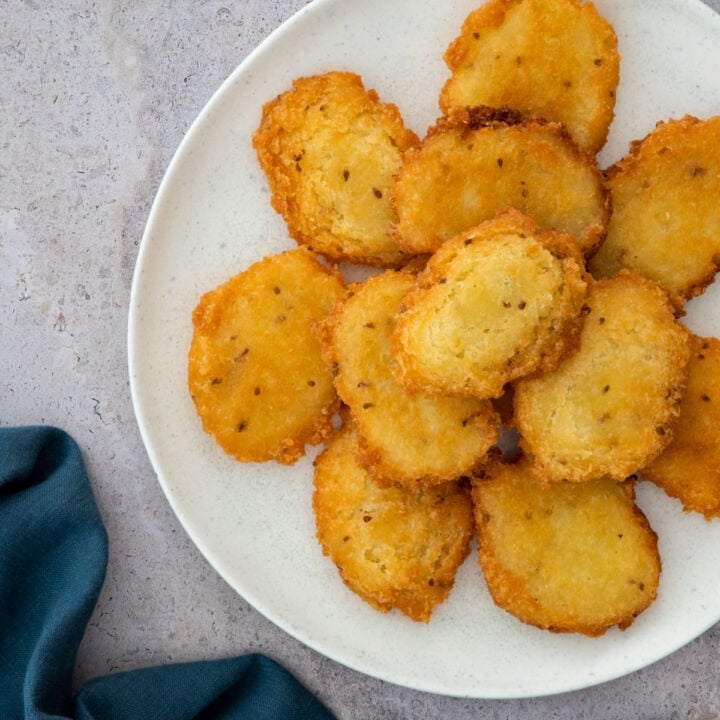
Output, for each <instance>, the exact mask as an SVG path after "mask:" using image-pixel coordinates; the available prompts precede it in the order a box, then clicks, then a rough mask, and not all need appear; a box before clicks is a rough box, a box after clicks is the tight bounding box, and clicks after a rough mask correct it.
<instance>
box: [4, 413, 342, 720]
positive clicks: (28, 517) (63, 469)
mask: <svg viewBox="0 0 720 720" xmlns="http://www.w3.org/2000/svg"><path fill="white" fill-rule="evenodd" d="M107 549H108V540H107V534H106V532H105V528H104V526H103V523H102V519H101V517H100V513H99V512H98V509H97V506H96V504H95V500H94V498H93V495H92V490H91V488H90V483H89V481H88V478H87V473H86V471H85V466H84V463H83V460H82V456H81V453H80V450H79V448H78V446H77V444H76V443H75V441H74V440H73V439H72V438H71V437H70V436H69V435H68V434H67V433H65V432H64V431H62V430H59V429H58V428H53V427H44V426H42V427H41V426H38V427H24V428H0V718H2V720H191V719H194V720H211V719H212V720H216V719H217V720H251V719H252V720H271V719H272V720H284V719H286V718H287V719H288V720H332V718H333V716H332V715H331V714H330V712H329V711H328V710H327V709H326V708H325V707H324V706H323V705H322V704H321V703H320V702H319V701H318V700H317V699H316V698H315V697H314V696H313V695H312V694H311V693H310V692H309V691H308V690H307V689H305V688H304V687H303V686H302V685H300V683H298V681H297V680H296V679H295V678H294V677H293V676H292V675H290V673H288V672H287V671H286V670H285V669H284V668H282V667H281V666H280V665H278V664H277V663H275V662H274V661H273V660H270V659H269V658H266V657H264V656H262V655H258V654H249V655H244V656H240V657H235V658H227V659H223V660H210V661H198V662H191V663H177V664H172V665H165V666H159V667H151V668H144V669H141V670H134V671H131V672H124V673H117V674H115V675H109V676H105V677H100V678H97V679H95V680H92V681H90V682H89V683H87V684H86V685H85V686H83V687H82V688H81V689H80V690H79V691H78V693H77V694H76V695H73V692H72V673H73V667H74V663H75V655H76V654H77V649H78V646H79V644H80V640H81V639H82V636H83V633H84V631H85V627H86V625H87V623H88V621H89V619H90V616H91V614H92V612H93V609H94V607H95V603H96V602H97V598H98V594H99V592H100V588H101V587H102V583H103V580H104V577H105V569H106V566H107Z"/></svg>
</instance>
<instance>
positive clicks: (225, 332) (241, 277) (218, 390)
mask: <svg viewBox="0 0 720 720" xmlns="http://www.w3.org/2000/svg"><path fill="white" fill-rule="evenodd" d="M343 294H344V285H343V282H342V279H341V278H340V275H339V274H338V273H337V272H335V271H332V270H329V269H327V268H326V267H325V266H323V265H321V264H320V263H319V262H318V260H317V259H316V257H315V256H314V255H313V254H312V253H311V252H310V251H309V250H306V249H305V248H297V249H296V250H290V251H287V252H285V253H281V254H279V255H271V256H268V257H266V258H265V259H264V260H261V261H259V262H257V263H255V264H253V265H252V266H250V267H249V268H248V269H247V270H245V271H244V272H241V273H240V274H238V275H235V276H234V277H232V278H230V279H229V280H228V281H226V282H225V283H223V284H222V285H220V286H218V287H217V288H215V289H214V290H211V291H210V292H208V293H206V294H205V295H203V296H202V298H201V299H200V302H199V303H198V305H197V307H196V308H195V311H194V312H193V318H192V319H193V326H194V333H193V337H192V342H191V345H190V352H189V357H188V386H189V389H190V393H191V395H192V398H193V400H194V402H195V407H196V409H197V412H198V414H199V415H200V418H201V419H202V423H203V428H204V429H205V431H206V432H208V433H209V434H211V435H212V436H213V437H214V438H215V439H216V440H217V442H218V443H219V444H220V445H221V447H222V448H223V449H224V450H225V451H226V452H227V453H229V454H231V455H233V456H234V457H236V458H237V459H238V460H242V461H246V462H261V461H264V460H272V459H275V460H278V461H279V462H281V463H286V464H290V463H293V462H295V461H296V460H297V459H298V458H299V457H300V456H301V455H303V454H304V453H305V444H306V443H311V444H317V443H319V442H321V441H322V440H323V439H324V438H326V437H327V436H328V435H329V434H330V433H331V432H332V426H331V423H330V421H331V416H332V414H333V413H334V412H335V410H336V409H337V406H338V400H337V395H336V393H335V389H334V387H333V384H332V377H331V374H330V371H329V370H328V368H327V366H326V365H325V363H324V362H323V359H322V356H321V352H320V343H319V342H318V340H317V338H316V337H315V336H314V334H313V333H312V331H311V328H310V323H311V322H316V321H320V320H322V319H324V318H325V317H326V316H327V314H328V313H329V312H330V310H331V308H332V307H333V305H334V303H335V301H336V300H338V299H339V298H340V297H341V296H342V295H343Z"/></svg>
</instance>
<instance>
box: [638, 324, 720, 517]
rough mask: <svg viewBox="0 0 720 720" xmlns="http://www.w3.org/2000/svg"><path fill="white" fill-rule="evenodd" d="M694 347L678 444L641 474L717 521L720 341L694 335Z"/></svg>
mask: <svg viewBox="0 0 720 720" xmlns="http://www.w3.org/2000/svg"><path fill="white" fill-rule="evenodd" d="M691 349H692V354H691V355H690V362H689V363H688V384H687V389H686V391H685V395H684V396H683V399H682V402H681V403H680V417H679V418H678V422H677V425H676V426H675V433H674V435H673V439H672V442H671V443H670V444H669V445H668V446H667V447H666V448H665V450H664V451H663V452H662V453H661V454H660V455H659V456H658V457H657V458H655V460H653V461H652V462H651V463H650V464H649V465H648V466H647V467H646V468H644V469H643V470H642V471H641V473H640V474H641V476H642V477H643V478H645V479H647V480H650V481H652V482H654V483H655V484H656V485H659V486H660V487H661V488H663V489H664V490H665V492H667V494H668V495H670V496H671V497H674V498H678V499H679V500H680V501H681V502H682V504H683V507H684V508H685V510H686V511H694V512H699V513H702V514H703V515H704V516H705V518H706V519H707V520H711V519H713V518H717V517H720V340H718V339H717V338H703V337H698V336H696V335H693V337H692V342H691Z"/></svg>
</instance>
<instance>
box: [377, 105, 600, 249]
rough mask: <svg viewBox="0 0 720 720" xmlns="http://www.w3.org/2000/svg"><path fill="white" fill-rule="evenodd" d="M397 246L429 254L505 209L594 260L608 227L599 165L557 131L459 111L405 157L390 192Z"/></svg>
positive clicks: (495, 114)
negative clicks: (570, 240) (567, 238)
mask: <svg viewBox="0 0 720 720" xmlns="http://www.w3.org/2000/svg"><path fill="white" fill-rule="evenodd" d="M391 194H392V202H393V205H394V207H395V210H396V212H397V223H396V226H395V229H396V232H397V235H398V241H399V243H400V245H401V247H403V248H404V249H405V250H406V251H407V252H410V253H430V252H434V251H435V250H437V248H438V247H439V246H440V245H441V244H442V243H443V242H444V241H445V240H449V239H450V238H451V237H453V236H455V235H457V234H458V233H460V232H462V231H463V230H467V229H468V228H471V227H474V226H475V225H478V224H479V223H481V222H484V221H485V220H490V219H492V218H493V217H494V216H495V214H496V213H497V212H498V211H499V210H502V209H503V208H506V207H514V208H517V209H518V210H521V211H523V212H525V213H527V214H528V215H530V216H531V217H533V218H534V219H535V220H536V221H537V222H538V223H539V224H540V225H542V226H543V227H546V228H551V229H555V230H559V231H562V232H568V233H570V234H572V235H573V236H574V237H575V239H576V240H577V241H578V243H579V244H580V247H581V248H582V250H583V252H584V253H585V254H586V255H590V254H591V253H592V252H593V251H594V250H595V249H596V248H597V246H598V245H599V244H600V242H601V241H602V238H603V237H604V234H605V225H606V224H607V220H608V197H607V192H606V190H605V188H604V186H603V183H602V177H601V175H600V172H599V171H598V169H597V166H596V163H595V160H594V158H593V157H591V156H590V155H588V154H587V153H585V152H583V151H582V150H580V148H579V147H578V146H577V145H575V143H574V142H573V141H572V140H571V139H570V136H569V135H568V134H567V131H566V130H564V129H563V127H562V126H561V125H559V124H558V123H545V122H541V121H536V120H525V121H523V120H522V118H521V116H520V115H519V114H518V113H513V112H510V111H498V110H492V109H490V108H484V107H478V108H471V109H453V110H451V111H450V113H449V115H448V117H445V118H442V119H441V120H439V121H438V123H437V124H436V125H435V126H434V127H433V128H431V129H430V130H429V132H428V135H427V137H426V138H425V140H424V141H423V142H422V143H421V144H420V145H419V146H417V147H414V148H411V149H410V150H408V151H407V152H406V153H405V155H404V156H403V162H402V166H401V167H400V171H399V173H398V175H397V176H396V178H395V180H394V181H393V184H392V185H391Z"/></svg>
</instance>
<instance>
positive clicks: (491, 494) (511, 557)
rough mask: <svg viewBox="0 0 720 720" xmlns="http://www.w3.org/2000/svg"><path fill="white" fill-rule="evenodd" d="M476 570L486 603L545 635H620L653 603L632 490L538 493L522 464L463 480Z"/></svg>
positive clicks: (599, 487)
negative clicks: (614, 631)
mask: <svg viewBox="0 0 720 720" xmlns="http://www.w3.org/2000/svg"><path fill="white" fill-rule="evenodd" d="M472 495H473V501H474V505H475V520H476V525H477V531H478V546H479V559H480V566H481V568H482V570H483V574H484V575H485V579H486V581H487V584H488V589H489V590H490V594H491V595H492V597H493V600H494V601H495V603H496V604H497V605H498V606H499V607H501V608H503V609H504V610H506V611H507V612H509V613H511V614H512V615H514V616H515V617H517V618H519V619H520V620H522V621H523V622H525V623H528V624H530V625H534V626H536V627H539V628H542V629H545V630H551V631H553V632H574V633H583V634H585V635H590V636H597V635H602V634H603V633H604V632H606V631H607V630H608V628H610V627H612V626H614V625H617V626H619V627H620V629H622V630H624V629H626V628H627V627H628V626H629V625H630V624H631V623H632V622H633V621H634V620H635V618H636V617H637V616H638V614H639V613H640V612H642V611H643V610H645V609H646V608H647V607H648V606H649V605H650V604H651V603H652V602H653V600H654V599H655V597H656V594H657V588H658V582H659V578H660V570H661V561H660V556H659V554H658V547H657V536H656V535H655V533H654V532H653V530H652V528H651V527H650V525H649V523H648V521H647V519H646V517H645V516H644V515H643V513H642V511H641V510H640V509H639V508H638V507H637V506H636V505H635V503H634V492H633V487H632V483H617V482H615V481H614V480H609V479H600V480H590V481H588V482H586V483H581V484H573V483H562V484H559V485H553V486H552V487H551V488H548V489H542V488H540V487H539V486H538V484H537V483H536V482H535V480H534V478H533V476H532V473H531V472H530V469H529V466H528V463H527V461H526V460H525V459H520V460H518V461H517V462H516V463H514V464H509V465H506V464H504V463H502V462H501V461H499V460H493V461H492V462H490V463H489V464H488V465H487V466H486V467H485V468H484V469H483V471H482V474H481V476H480V477H478V478H474V479H473V483H472Z"/></svg>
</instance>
